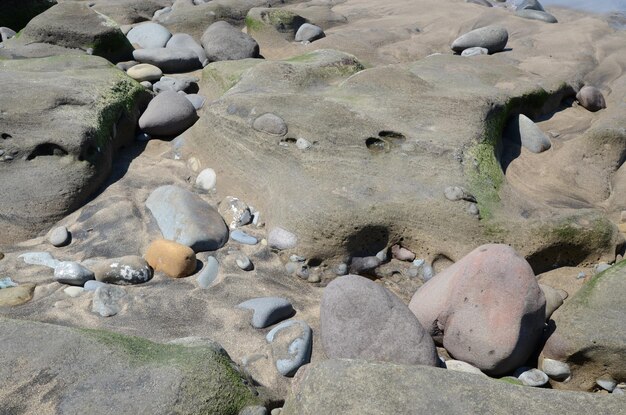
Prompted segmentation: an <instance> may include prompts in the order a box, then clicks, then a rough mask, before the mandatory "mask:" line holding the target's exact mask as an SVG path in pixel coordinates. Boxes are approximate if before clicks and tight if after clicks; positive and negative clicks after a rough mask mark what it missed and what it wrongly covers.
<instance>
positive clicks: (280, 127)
mask: <svg viewBox="0 0 626 415" xmlns="http://www.w3.org/2000/svg"><path fill="white" fill-rule="evenodd" d="M252 128H254V129H255V130H257V131H260V132H262V133H267V134H273V135H279V136H283V135H285V134H287V124H285V121H283V119H282V118H280V117H279V116H278V115H276V114H271V113H266V114H263V115H261V116H259V117H257V118H256V119H255V120H254V122H253V123H252Z"/></svg>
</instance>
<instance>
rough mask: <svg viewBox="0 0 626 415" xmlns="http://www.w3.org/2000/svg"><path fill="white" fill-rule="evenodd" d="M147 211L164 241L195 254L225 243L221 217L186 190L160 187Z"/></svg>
mask: <svg viewBox="0 0 626 415" xmlns="http://www.w3.org/2000/svg"><path fill="white" fill-rule="evenodd" d="M163 94H166V92H164V93H163ZM163 94H161V95H163ZM173 94H174V95H178V94H176V93H173ZM157 98H158V97H157ZM181 98H182V99H185V98H184V97H181ZM187 103H188V104H189V101H187ZM189 105H191V104H189ZM146 207H147V208H148V209H150V211H151V212H152V215H153V216H154V218H155V219H156V221H157V224H158V225H159V229H160V230H161V233H162V234H163V237H164V238H165V239H169V240H172V241H175V242H178V243H180V244H183V245H187V246H189V247H191V248H192V249H193V250H194V251H196V252H203V251H215V250H217V249H219V248H221V247H222V246H224V244H225V243H226V241H228V228H227V227H226V224H225V223H224V219H222V216H220V214H219V213H218V212H217V210H215V209H214V208H213V207H211V205H209V204H208V203H207V202H205V201H204V200H202V199H201V198H200V197H199V196H198V195H197V194H195V193H192V192H190V191H189V190H186V189H182V188H180V187H178V186H173V185H167V186H161V187H159V188H157V189H155V190H154V191H153V192H152V193H151V194H150V196H149V197H148V200H147V201H146Z"/></svg>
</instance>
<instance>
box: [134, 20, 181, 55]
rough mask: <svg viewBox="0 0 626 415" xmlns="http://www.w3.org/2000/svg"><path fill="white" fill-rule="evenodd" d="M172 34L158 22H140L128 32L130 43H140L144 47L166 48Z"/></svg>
mask: <svg viewBox="0 0 626 415" xmlns="http://www.w3.org/2000/svg"><path fill="white" fill-rule="evenodd" d="M171 37H172V34H171V33H170V31H169V30H167V29H166V28H165V27H163V26H161V25H160V24H158V23H152V22H147V23H142V24H139V25H137V26H135V27H133V28H132V29H130V31H129V32H128V34H126V38H127V39H128V40H129V41H130V43H132V44H134V45H138V46H139V47H140V48H142V49H153V48H164V47H165V45H166V44H167V41H168V40H170V38H171Z"/></svg>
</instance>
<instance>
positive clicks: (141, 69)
mask: <svg viewBox="0 0 626 415" xmlns="http://www.w3.org/2000/svg"><path fill="white" fill-rule="evenodd" d="M126 75H128V76H130V77H131V78H133V79H134V80H135V81H137V82H144V81H150V82H152V81H158V80H159V79H161V77H162V76H163V72H162V71H161V70H160V69H159V68H158V67H157V66H154V65H150V64H149V63H140V64H137V65H134V66H133V67H131V68H129V69H128V70H127V71H126Z"/></svg>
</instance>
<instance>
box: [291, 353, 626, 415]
mask: <svg viewBox="0 0 626 415" xmlns="http://www.w3.org/2000/svg"><path fill="white" fill-rule="evenodd" d="M300 372H301V373H298V374H297V375H296V380H295V381H294V385H295V387H294V391H293V393H292V394H290V395H289V397H288V398H287V400H286V401H285V406H284V407H283V411H282V414H283V415H318V414H342V415H396V414H433V415H449V414H493V415H509V414H511V413H516V412H519V411H522V412H524V413H528V414H556V413H563V414H565V413H571V414H584V413H589V414H593V413H606V414H609V413H611V414H613V413H614V414H618V413H622V412H623V405H624V399H622V397H617V396H606V395H594V394H588V393H574V392H560V391H553V390H546V389H538V388H529V387H522V386H516V385H511V384H510V383H507V382H503V381H499V380H493V379H489V378H487V377H484V376H476V375H475V374H473V373H460V372H456V371H451V370H445V369H438V368H432V367H427V366H413V365H396V364H389V363H372V362H365V361H359V360H326V361H323V362H319V363H316V364H313V365H311V366H309V367H305V368H304V369H301V370H300Z"/></svg>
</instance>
